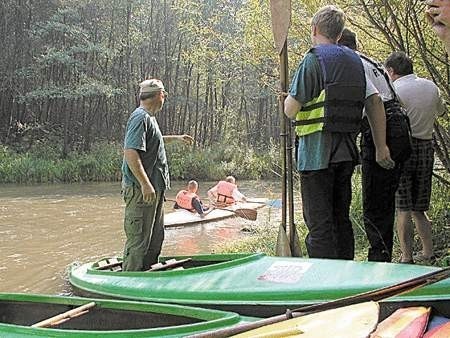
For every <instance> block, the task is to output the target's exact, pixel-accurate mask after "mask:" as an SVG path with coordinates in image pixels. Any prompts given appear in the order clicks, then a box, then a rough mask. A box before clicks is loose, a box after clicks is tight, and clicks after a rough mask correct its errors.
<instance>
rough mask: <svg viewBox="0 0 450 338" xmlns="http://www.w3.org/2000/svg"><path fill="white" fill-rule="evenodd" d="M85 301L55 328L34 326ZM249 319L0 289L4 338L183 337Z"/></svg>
mask: <svg viewBox="0 0 450 338" xmlns="http://www.w3.org/2000/svg"><path fill="white" fill-rule="evenodd" d="M92 302H94V304H92ZM86 304H90V305H89V306H92V307H90V308H89V310H88V312H86V313H83V314H81V315H79V316H78V317H74V318H71V319H69V320H67V321H65V322H63V323H60V324H58V325H56V326H53V327H36V324H37V326H41V324H42V323H41V324H38V323H40V322H42V321H44V320H46V319H49V318H52V317H54V316H56V315H58V316H59V317H66V316H65V315H64V314H65V313H67V311H72V312H73V311H76V310H77V309H78V307H80V306H85V305H86ZM251 320H255V318H248V317H241V316H239V315H238V314H235V313H231V312H223V311H218V310H208V309H200V308H192V307H187V306H179V305H167V304H155V303H139V302H133V301H123V300H105V299H89V298H79V297H62V296H47V295H31V294H7V293H0V337H2V338H3V337H11V338H13V337H14V338H16V337H30V336H33V337H69V338H70V337H80V338H81V337H99V336H101V337H184V336H186V335H191V334H197V333H200V332H204V331H210V330H216V329H220V328H224V327H228V326H232V325H236V324H240V323H243V322H246V321H251ZM32 325H34V326H32ZM42 325H44V324H42Z"/></svg>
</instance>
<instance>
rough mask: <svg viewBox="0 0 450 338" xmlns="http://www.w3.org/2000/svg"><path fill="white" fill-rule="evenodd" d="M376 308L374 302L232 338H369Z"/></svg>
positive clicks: (279, 323) (281, 323)
mask: <svg viewBox="0 0 450 338" xmlns="http://www.w3.org/2000/svg"><path fill="white" fill-rule="evenodd" d="M378 312H379V307H378V304H377V303H375V302H368V303H362V304H356V305H351V306H346V307H342V308H338V309H334V310H328V311H323V312H319V313H314V314H310V315H306V316H303V317H297V318H293V319H289V320H283V321H281V322H278V323H275V324H271V325H266V326H262V327H260V328H257V329H254V330H252V331H247V332H244V333H241V334H238V335H236V336H233V337H234V338H238V337H239V338H253V337H258V338H261V337H264V338H269V337H270V338H273V337H305V338H328V337H345V338H361V337H368V336H369V335H370V333H371V332H372V331H373V330H374V329H375V327H376V325H377V322H378Z"/></svg>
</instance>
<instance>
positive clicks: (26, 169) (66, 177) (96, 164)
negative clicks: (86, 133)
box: [0, 143, 121, 184]
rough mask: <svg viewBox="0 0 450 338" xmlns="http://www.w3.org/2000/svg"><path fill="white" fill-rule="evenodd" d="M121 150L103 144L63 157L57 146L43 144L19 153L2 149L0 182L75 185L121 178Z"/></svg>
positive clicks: (1, 147)
mask: <svg viewBox="0 0 450 338" xmlns="http://www.w3.org/2000/svg"><path fill="white" fill-rule="evenodd" d="M120 166H121V150H120V148H119V147H118V146H117V145H114V144H110V143H101V144H97V145H96V146H94V147H93V149H92V150H91V152H89V153H81V154H79V153H71V154H69V156H68V157H67V158H64V159H62V158H60V157H59V152H58V150H57V149H55V148H54V147H50V146H47V145H39V146H36V147H34V148H32V149H30V150H29V151H28V152H25V153H16V152H13V151H11V150H9V149H8V148H7V147H5V146H0V183H20V184H25V183H75V182H91V181H114V180H118V179H120Z"/></svg>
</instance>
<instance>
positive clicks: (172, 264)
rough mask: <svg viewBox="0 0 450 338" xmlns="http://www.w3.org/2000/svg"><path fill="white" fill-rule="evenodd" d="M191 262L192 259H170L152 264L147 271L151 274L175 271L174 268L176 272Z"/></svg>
mask: <svg viewBox="0 0 450 338" xmlns="http://www.w3.org/2000/svg"><path fill="white" fill-rule="evenodd" d="M191 260H192V258H185V259H180V260H176V259H174V258H172V259H169V260H167V261H165V262H164V263H156V264H153V265H152V266H151V268H150V269H149V270H147V271H148V272H153V271H161V270H169V269H175V268H177V270H179V269H180V268H183V267H182V265H183V264H184V263H186V262H189V261H191Z"/></svg>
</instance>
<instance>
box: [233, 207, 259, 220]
mask: <svg viewBox="0 0 450 338" xmlns="http://www.w3.org/2000/svg"><path fill="white" fill-rule="evenodd" d="M234 213H235V214H236V215H237V216H239V217H242V218H245V219H248V220H250V221H256V218H257V217H258V212H257V211H256V210H255V209H246V208H241V209H236V210H234Z"/></svg>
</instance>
